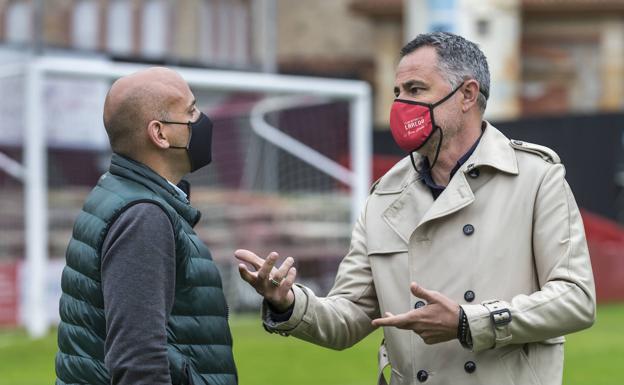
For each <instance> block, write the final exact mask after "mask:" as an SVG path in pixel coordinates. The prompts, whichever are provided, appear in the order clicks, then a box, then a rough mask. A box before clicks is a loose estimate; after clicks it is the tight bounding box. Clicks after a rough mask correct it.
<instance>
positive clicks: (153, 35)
mask: <svg viewBox="0 0 624 385" xmlns="http://www.w3.org/2000/svg"><path fill="white" fill-rule="evenodd" d="M168 11H169V10H168V2H167V1H165V0H150V1H147V2H144V3H143V10H142V17H141V53H142V55H143V56H147V57H157V58H160V57H164V56H165V55H166V54H167V47H168V36H169V26H170V24H171V23H170V20H169V17H168V14H169V12H168Z"/></svg>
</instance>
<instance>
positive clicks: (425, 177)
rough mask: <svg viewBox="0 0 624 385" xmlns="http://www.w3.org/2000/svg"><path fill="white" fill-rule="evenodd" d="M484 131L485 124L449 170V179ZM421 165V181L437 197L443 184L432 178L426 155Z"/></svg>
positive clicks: (466, 157) (464, 161) (469, 154)
mask: <svg viewBox="0 0 624 385" xmlns="http://www.w3.org/2000/svg"><path fill="white" fill-rule="evenodd" d="M484 132H485V125H483V126H482V128H481V135H479V138H477V140H476V142H474V144H473V145H472V147H470V148H469V149H468V151H466V153H465V154H464V155H462V156H461V157H460V158H459V159H458V160H457V163H456V164H455V167H453V169H452V170H451V174H450V175H449V181H450V180H451V178H453V175H455V173H456V172H457V170H459V169H460V167H461V166H462V165H463V164H464V163H466V161H467V160H468V158H470V156H471V155H472V153H473V152H474V151H475V149H476V148H477V146H478V145H479V142H480V141H481V138H482V137H483V133H484ZM423 166H424V170H425V171H424V172H423V173H422V181H423V183H424V184H425V185H427V187H429V189H430V190H431V192H432V193H433V195H434V197H436V198H437V197H438V195H440V194H441V193H442V191H444V186H440V185H438V184H437V183H436V182H435V181H434V180H433V177H432V176H431V170H430V169H429V159H427V158H426V157H424V159H423Z"/></svg>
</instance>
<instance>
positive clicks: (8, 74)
mask: <svg viewBox="0 0 624 385" xmlns="http://www.w3.org/2000/svg"><path fill="white" fill-rule="evenodd" d="M145 67H146V66H144V65H137V64H126V63H118V62H110V61H104V60H87V59H75V58H55V57H38V58H31V59H28V60H23V61H21V62H19V63H14V64H12V65H10V66H9V65H4V66H3V65H1V64H0V84H1V85H2V87H0V88H2V89H3V91H0V94H1V95H0V96H2V103H1V104H2V106H0V119H1V120H2V121H3V129H2V134H3V135H2V138H0V170H1V171H0V174H4V175H3V177H2V178H0V199H2V203H3V209H5V210H7V211H6V213H7V214H6V216H5V220H3V221H2V223H0V226H1V227H2V228H1V230H2V231H3V232H4V233H6V234H14V235H15V236H11V237H9V236H7V237H3V238H0V262H2V261H10V260H22V259H23V260H24V263H23V264H22V265H23V267H22V268H21V269H20V273H18V276H19V277H20V283H19V286H20V287H21V288H22V289H21V290H20V293H21V294H20V296H21V297H20V300H19V302H20V303H21V306H20V309H21V313H20V317H19V319H20V320H21V321H20V322H21V323H23V324H24V325H25V326H26V327H27V329H28V331H29V333H30V334H31V335H32V336H41V335H43V334H44V333H45V332H46V330H47V328H48V327H49V325H50V324H51V323H54V322H55V317H56V313H57V306H58V302H55V301H57V297H55V295H58V290H59V288H58V287H56V286H55V285H58V281H55V279H56V278H55V279H50V278H48V276H50V275H52V276H54V277H57V276H58V274H59V272H60V268H61V267H62V264H63V257H64V252H65V247H66V245H67V241H68V240H69V236H70V234H71V225H72V223H73V220H74V218H75V216H76V214H77V212H78V210H79V209H80V207H81V204H82V201H83V199H84V197H85V196H86V194H87V192H88V191H89V189H90V188H91V186H92V185H93V184H95V183H96V181H97V179H98V177H99V176H100V175H101V174H102V173H104V172H105V171H106V165H107V164H108V161H109V159H110V149H109V148H108V142H107V139H106V134H105V131H104V128H103V125H102V118H101V114H102V106H103V101H104V96H105V94H106V91H107V90H108V88H109V87H110V84H111V82H112V81H114V80H115V79H116V78H118V77H120V76H123V75H127V74H129V73H132V72H135V71H138V70H140V69H143V68H145ZM173 69H175V70H176V71H178V72H179V73H180V74H181V75H182V77H184V79H185V80H186V81H187V82H188V83H189V85H190V86H191V88H192V90H193V92H194V94H195V96H196V98H197V105H198V107H199V108H200V109H202V110H203V111H204V112H206V113H207V114H208V115H209V116H210V117H211V118H212V119H213V121H214V123H215V126H214V138H213V163H212V164H211V165H210V166H208V167H207V168H205V169H202V170H200V171H198V172H197V173H195V174H192V175H191V176H190V178H189V180H190V182H191V185H192V189H191V202H192V204H193V205H195V206H196V207H198V208H199V209H200V210H201V211H202V214H203V218H204V219H202V221H200V224H199V225H198V227H197V228H196V231H197V233H198V234H199V235H200V237H201V238H202V239H203V240H204V241H206V243H207V244H208V245H209V247H210V249H211V251H212V253H213V257H214V258H215V260H217V261H221V262H222V263H223V264H225V265H227V264H228V263H233V261H232V262H228V261H229V260H230V259H231V256H232V252H233V250H234V249H236V248H249V249H252V250H254V251H258V252H259V253H268V252H269V251H271V250H274V249H275V250H278V251H281V252H282V254H283V255H293V256H296V257H298V258H300V259H301V260H303V261H305V260H306V259H307V260H323V259H332V258H334V259H335V258H337V257H341V256H342V255H344V253H345V252H346V251H347V247H348V240H349V236H350V231H351V224H352V223H353V221H354V220H355V218H356V217H357V215H358V214H359V211H360V209H361V208H362V205H363V203H364V201H365V199H366V197H367V195H368V189H369V187H370V183H371V157H372V143H371V138H372V133H371V126H372V122H371V91H370V87H369V86H368V85H367V84H366V83H364V82H361V81H354V80H339V79H325V78H312V77H301V76H286V75H276V74H265V73H250V72H237V71H217V70H207V69H191V68H173ZM7 122H8V124H7ZM20 159H21V160H20ZM5 206H6V207H5ZM21 218H23V219H21ZM319 265H320V266H322V263H321V264H315V266H319ZM224 275H225V276H224V286H225V288H226V295H227V289H228V287H230V288H231V290H230V291H231V293H230V295H232V296H235V295H238V297H237V298H235V299H234V301H235V302H236V301H237V300H240V295H239V294H236V293H238V291H239V290H237V289H236V287H235V286H232V285H231V284H229V283H228V282H227V280H228V274H227V273H226V274H224ZM51 293H56V294H51ZM232 293H234V294H232ZM52 313H53V314H52Z"/></svg>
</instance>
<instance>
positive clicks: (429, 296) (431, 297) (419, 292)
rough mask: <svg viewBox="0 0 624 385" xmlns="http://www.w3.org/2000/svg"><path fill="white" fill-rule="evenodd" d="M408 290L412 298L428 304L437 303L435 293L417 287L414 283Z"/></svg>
mask: <svg viewBox="0 0 624 385" xmlns="http://www.w3.org/2000/svg"><path fill="white" fill-rule="evenodd" d="M410 290H411V292H412V294H413V295H414V297H418V298H422V299H424V300H425V301H427V302H428V303H434V302H437V297H436V293H434V292H432V291H431V290H427V289H425V288H424V287H422V286H420V285H418V284H417V283H416V282H412V284H411V285H410Z"/></svg>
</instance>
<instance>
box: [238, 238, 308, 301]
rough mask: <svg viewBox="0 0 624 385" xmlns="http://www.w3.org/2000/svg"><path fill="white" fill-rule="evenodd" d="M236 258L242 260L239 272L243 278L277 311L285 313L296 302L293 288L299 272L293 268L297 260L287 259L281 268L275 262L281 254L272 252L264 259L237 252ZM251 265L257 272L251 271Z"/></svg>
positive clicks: (252, 254) (248, 253)
mask: <svg viewBox="0 0 624 385" xmlns="http://www.w3.org/2000/svg"><path fill="white" fill-rule="evenodd" d="M234 256H235V257H236V258H237V259H238V260H240V261H241V262H244V263H241V264H239V265H238V272H239V273H240V276H241V278H243V279H244V280H245V281H247V283H249V284H250V285H251V286H252V287H253V288H254V289H256V291H257V292H258V294H260V295H261V296H263V297H264V298H265V299H266V300H267V301H268V302H269V303H270V304H271V306H272V307H274V308H275V310H278V311H285V310H286V309H288V308H289V307H290V305H291V304H292V303H293V302H294V300H295V295H294V294H293V292H292V290H290V289H291V288H292V285H293V283H294V282H295V277H296V276H297V270H296V269H295V268H294V267H293V264H294V263H295V260H294V259H292V258H291V257H288V258H286V260H285V261H284V263H282V265H281V266H280V267H279V268H276V267H275V262H276V261H277V259H278V258H279V254H277V253H276V252H271V253H270V254H269V255H268V256H267V258H266V259H262V258H260V257H259V256H257V255H256V254H254V253H252V252H251V251H249V250H243V249H240V250H236V251H235V252H234ZM247 265H251V266H252V267H253V269H254V270H255V271H252V270H250V269H249V268H248V267H247Z"/></svg>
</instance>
